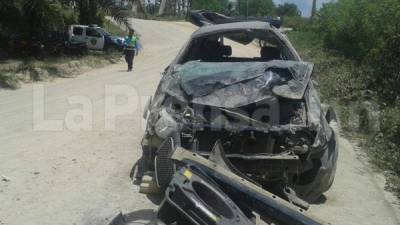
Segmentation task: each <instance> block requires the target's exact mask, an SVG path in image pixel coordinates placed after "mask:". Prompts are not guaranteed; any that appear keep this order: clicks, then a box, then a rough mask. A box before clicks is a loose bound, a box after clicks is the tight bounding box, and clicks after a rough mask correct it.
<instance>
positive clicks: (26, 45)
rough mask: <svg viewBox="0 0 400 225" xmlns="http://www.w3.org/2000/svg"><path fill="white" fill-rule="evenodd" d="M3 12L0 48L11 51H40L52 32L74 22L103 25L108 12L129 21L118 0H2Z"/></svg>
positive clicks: (0, 8)
mask: <svg viewBox="0 0 400 225" xmlns="http://www.w3.org/2000/svg"><path fill="white" fill-rule="evenodd" d="M131 1H133V0H131ZM0 15H1V20H0V49H1V50H3V52H4V51H5V52H8V53H11V54H14V53H19V54H25V53H26V54H29V52H30V53H34V52H36V51H37V50H38V49H37V48H38V47H40V45H41V43H42V42H43V41H44V40H45V39H46V38H47V36H48V34H49V32H51V31H59V32H64V31H66V30H67V26H68V25H70V24H74V23H80V24H100V25H101V24H102V21H103V19H104V16H105V15H109V16H111V17H113V18H114V19H115V20H116V21H118V22H121V23H125V24H127V23H128V21H127V14H126V11H124V10H122V9H121V8H120V6H117V5H116V4H115V2H114V0H1V1H0Z"/></svg>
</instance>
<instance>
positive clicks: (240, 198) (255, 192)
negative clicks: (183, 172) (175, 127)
mask: <svg viewBox="0 0 400 225" xmlns="http://www.w3.org/2000/svg"><path fill="white" fill-rule="evenodd" d="M172 159H174V160H176V161H178V162H181V163H185V164H192V167H195V168H197V169H199V170H200V171H202V172H203V173H205V174H207V176H209V177H211V178H212V179H213V180H215V181H216V183H218V185H219V187H221V189H222V190H223V191H224V193H225V194H227V195H228V196H230V197H231V198H232V200H233V201H235V202H240V203H243V204H245V205H246V206H248V207H249V208H250V209H252V210H254V211H255V212H257V213H259V214H260V215H261V216H265V217H267V218H268V219H269V220H271V221H273V222H275V223H278V224H287V225H292V224H296V225H320V224H325V223H323V222H321V221H319V219H317V218H315V217H313V216H311V215H309V214H308V213H307V212H305V211H304V210H303V209H301V208H298V207H296V206H294V205H292V204H290V203H289V202H287V201H285V200H283V199H281V198H279V197H278V196H276V195H274V194H272V193H270V192H268V191H266V190H264V189H262V188H261V187H259V186H257V185H255V184H253V183H251V182H249V181H247V180H245V179H244V178H242V177H240V176H238V175H236V174H234V173H232V172H231V171H229V170H227V169H225V168H224V167H222V166H220V165H218V164H216V163H214V162H212V161H210V160H208V159H205V158H204V157H202V156H199V155H197V154H194V153H192V152H190V151H188V150H185V149H183V148H177V149H176V150H175V152H174V154H173V155H172Z"/></svg>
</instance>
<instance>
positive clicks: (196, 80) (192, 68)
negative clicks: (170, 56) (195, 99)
mask: <svg viewBox="0 0 400 225" xmlns="http://www.w3.org/2000/svg"><path fill="white" fill-rule="evenodd" d="M267 68H268V64H266V63H262V62H243V63H230V62H223V63H218V64H217V65H216V63H209V62H199V61H192V62H188V63H186V64H184V65H183V66H181V67H180V68H179V69H178V71H177V73H178V74H179V78H180V85H181V87H182V89H183V90H184V91H185V92H186V93H187V94H188V95H192V96H204V95H207V94H209V93H211V92H212V91H213V90H215V89H220V88H222V87H225V86H228V85H231V84H234V83H238V82H243V81H245V80H249V79H252V78H255V77H258V76H261V75H263V74H264V73H265V72H266V69H267Z"/></svg>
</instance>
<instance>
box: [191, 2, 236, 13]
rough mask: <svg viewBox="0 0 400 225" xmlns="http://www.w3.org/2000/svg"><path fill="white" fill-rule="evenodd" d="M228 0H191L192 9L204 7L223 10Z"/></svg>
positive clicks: (216, 10) (218, 10) (217, 10)
mask: <svg viewBox="0 0 400 225" xmlns="http://www.w3.org/2000/svg"><path fill="white" fill-rule="evenodd" d="M228 3H229V0H192V9H206V10H211V11H215V12H223V11H224V10H225V8H226V7H227V5H228Z"/></svg>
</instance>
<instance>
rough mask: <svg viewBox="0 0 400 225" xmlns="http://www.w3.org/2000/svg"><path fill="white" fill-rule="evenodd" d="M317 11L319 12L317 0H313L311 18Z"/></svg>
mask: <svg viewBox="0 0 400 225" xmlns="http://www.w3.org/2000/svg"><path fill="white" fill-rule="evenodd" d="M316 13H317V0H313V3H312V9H311V18H314V17H315V14H316Z"/></svg>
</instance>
